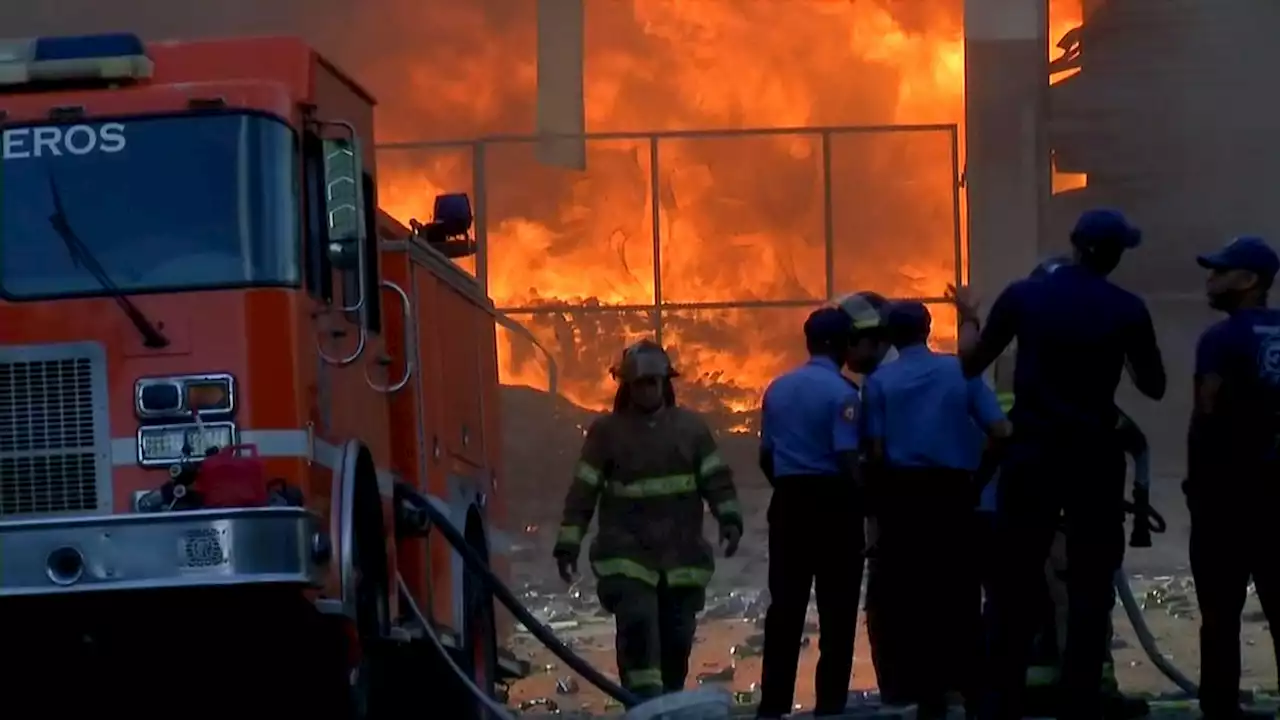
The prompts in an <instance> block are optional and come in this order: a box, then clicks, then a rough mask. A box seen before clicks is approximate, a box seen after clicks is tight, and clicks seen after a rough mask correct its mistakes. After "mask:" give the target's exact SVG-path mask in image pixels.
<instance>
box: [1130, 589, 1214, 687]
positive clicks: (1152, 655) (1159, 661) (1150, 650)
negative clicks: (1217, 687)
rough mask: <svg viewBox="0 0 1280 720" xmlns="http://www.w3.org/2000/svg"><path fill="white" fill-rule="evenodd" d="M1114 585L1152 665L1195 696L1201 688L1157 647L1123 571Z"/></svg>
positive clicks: (1139, 642)
mask: <svg viewBox="0 0 1280 720" xmlns="http://www.w3.org/2000/svg"><path fill="white" fill-rule="evenodd" d="M1114 584H1115V588H1116V597H1117V598H1119V599H1120V604H1121V605H1123V606H1124V614H1125V615H1127V616H1128V618H1129V624H1130V625H1132V626H1133V632H1134V634H1135V635H1137V636H1138V644H1139V645H1141V646H1142V651H1143V652H1144V653H1146V655H1147V658H1148V659H1150V660H1151V664H1152V665H1155V667H1156V669H1157V670H1159V671H1160V673H1161V674H1162V675H1164V676H1165V677H1167V678H1169V680H1170V681H1171V682H1172V683H1173V684H1174V685H1177V686H1178V687H1179V688H1181V689H1182V690H1183V691H1185V692H1186V693H1188V694H1190V695H1193V696H1194V695H1195V694H1196V693H1197V692H1198V691H1199V690H1200V688H1199V687H1198V686H1197V685H1196V684H1195V683H1194V682H1192V681H1191V679H1190V678H1188V677H1187V676H1186V674H1185V673H1183V672H1182V671H1181V670H1179V669H1178V667H1177V666H1176V665H1174V664H1173V663H1172V662H1170V661H1169V659H1168V658H1167V657H1165V656H1164V654H1163V653H1161V652H1160V647H1159V646H1158V645H1156V638H1155V636H1154V635H1152V634H1151V628H1149V627H1148V626H1147V620H1146V618H1145V617H1143V615H1142V606H1140V605H1138V601H1137V599H1135V598H1134V597H1133V588H1131V587H1129V578H1128V577H1127V576H1126V575H1125V574H1124V571H1123V570H1118V571H1116V574H1115V578H1114Z"/></svg>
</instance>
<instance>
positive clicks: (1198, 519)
mask: <svg viewBox="0 0 1280 720" xmlns="http://www.w3.org/2000/svg"><path fill="white" fill-rule="evenodd" d="M1243 474H1244V473H1241V475H1243ZM1223 480H1226V481H1227V482H1231V479H1227V478H1223ZM1265 482H1271V483H1275V482H1277V479H1276V477H1275V476H1274V475H1273V476H1272V477H1270V478H1267V480H1266V481H1265ZM1187 490H1188V492H1187V507H1188V509H1189V510H1190V512H1191V543H1190V545H1191V547H1190V555H1191V573H1192V575H1193V577H1194V578H1195V584H1196V597H1197V599H1198V601H1199V604H1200V709H1201V710H1202V711H1203V712H1204V714H1205V717H1206V718H1228V717H1233V716H1234V715H1235V714H1236V713H1237V712H1238V710H1239V708H1240V614H1241V612H1242V611H1243V610H1244V604H1245V599H1246V597H1247V593H1248V586H1249V579H1250V578H1252V579H1253V583H1254V587H1255V588H1256V589H1257V591H1258V600H1259V602H1261V603H1262V610H1263V612H1264V613H1266V616H1267V620H1268V621H1270V627H1271V643H1272V646H1273V649H1276V650H1277V656H1276V662H1277V665H1278V666H1280V627H1277V624H1278V623H1280V555H1277V550H1278V549H1280V529H1277V528H1276V519H1275V515H1274V513H1275V510H1276V508H1277V502H1280V492H1277V491H1275V490H1269V491H1265V492H1243V493H1228V492H1224V489H1223V487H1222V486H1218V487H1217V488H1213V487H1207V488H1204V489H1203V490H1202V491H1200V492H1197V490H1196V487H1195V485H1193V484H1191V483H1188V485H1187Z"/></svg>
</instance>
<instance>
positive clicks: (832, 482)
mask: <svg viewBox="0 0 1280 720" xmlns="http://www.w3.org/2000/svg"><path fill="white" fill-rule="evenodd" d="M774 487H775V489H774V492H773V499H772V500H771V501H770V503H769V595H770V598H771V601H770V604H769V610H768V612H767V613H766V615H765V622H764V667H763V669H762V671H761V678H760V691H761V699H760V708H759V711H758V712H759V716H760V717H768V718H776V717H782V716H783V715H786V714H789V713H790V712H791V709H792V703H793V701H794V698H795V683H796V668H797V665H798V663H799V660H800V643H801V640H802V638H803V636H804V622H805V615H806V613H807V612H808V608H809V590H810V588H813V589H814V592H815V594H816V595H817V604H818V624H819V632H820V636H819V638H818V651H819V652H820V653H821V655H820V656H819V658H818V668H817V676H816V678H815V682H814V684H815V687H816V691H817V706H816V708H815V712H816V714H819V715H839V714H841V713H842V712H843V711H844V708H845V704H846V703H847V702H848V698H849V678H850V676H851V675H852V673H853V643H854V634H855V632H856V630H857V627H858V599H859V596H860V595H861V592H862V566H863V557H862V549H863V544H864V540H865V539H864V535H863V526H862V513H861V511H860V508H859V499H858V497H857V493H856V492H855V491H854V489H853V488H852V487H851V486H849V484H848V480H845V479H842V478H838V477H834V476H833V477H827V476H792V477H782V478H777V480H776V482H775V485H774Z"/></svg>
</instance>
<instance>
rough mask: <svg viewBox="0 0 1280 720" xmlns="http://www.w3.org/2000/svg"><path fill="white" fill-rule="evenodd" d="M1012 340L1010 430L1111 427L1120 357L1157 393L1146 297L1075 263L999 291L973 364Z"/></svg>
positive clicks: (1101, 430) (1156, 358)
mask: <svg viewBox="0 0 1280 720" xmlns="http://www.w3.org/2000/svg"><path fill="white" fill-rule="evenodd" d="M1015 339H1016V340H1017V342H1018V346H1017V358H1016V361H1015V367H1014V378H1013V391H1014V394H1015V395H1017V397H1018V402H1017V404H1016V405H1014V407H1013V410H1012V411H1011V412H1010V414H1009V419H1010V420H1011V421H1013V427H1014V431H1015V433H1017V434H1018V435H1019V436H1023V437H1027V436H1030V437H1041V438H1046V439H1053V438H1055V437H1062V435H1061V433H1062V432H1063V431H1064V430H1066V431H1068V432H1069V433H1071V434H1072V435H1076V436H1077V437H1078V435H1079V434H1086V435H1096V436H1103V435H1105V434H1108V433H1111V432H1113V431H1114V430H1115V427H1116V423H1117V421H1118V416H1117V414H1116V405H1115V392H1116V387H1117V386H1118V385H1119V384H1120V375H1121V373H1122V372H1123V370H1124V367H1125V364H1126V363H1128V364H1129V365H1130V366H1131V372H1132V375H1133V377H1134V382H1135V384H1136V385H1137V386H1138V389H1139V390H1140V391H1142V392H1143V393H1144V394H1147V395H1151V396H1154V397H1160V396H1163V394H1164V385H1165V374H1164V363H1163V361H1162V360H1161V358H1160V348H1159V346H1158V345H1157V344H1156V336H1155V328H1154V327H1153V326H1152V323H1151V314H1150V313H1149V312H1148V311H1147V306H1146V304H1145V303H1144V302H1143V301H1142V299H1141V298H1139V297H1138V296H1137V295H1134V294H1133V293H1131V292H1129V291H1127V290H1124V289H1123V288H1120V287H1118V286H1116V285H1113V284H1112V283H1111V282H1110V281H1108V280H1107V279H1106V278H1105V277H1102V276H1100V275H1098V274H1096V273H1093V272H1091V271H1089V270H1087V269H1085V268H1082V267H1079V266H1077V265H1067V266H1064V267H1061V268H1059V269H1057V270H1056V271H1055V272H1053V273H1052V274H1050V275H1048V276H1046V277H1043V278H1036V279H1026V280H1020V281H1018V282H1015V283H1013V284H1012V285H1010V286H1009V287H1008V288H1006V289H1005V291H1004V292H1003V293H1001V294H1000V297H998V298H997V299H996V301H995V303H994V304H993V305H992V307H991V313H990V315H989V316H988V318H987V326H986V327H985V328H984V329H983V332H982V338H981V340H980V341H979V347H978V349H977V350H976V351H975V352H974V359H975V360H977V361H978V362H977V363H976V364H978V365H982V367H978V368H971V367H969V366H968V364H967V363H966V371H970V372H971V373H972V371H973V370H974V369H976V370H978V371H981V370H982V369H984V368H985V364H987V363H986V362H985V361H986V359H987V358H986V357H985V356H988V355H989V356H990V359H992V360H994V358H995V357H996V356H997V355H999V353H1000V352H1001V351H1003V350H1004V348H1005V347H1007V346H1008V345H1009V343H1010V342H1012V341H1013V340H1015Z"/></svg>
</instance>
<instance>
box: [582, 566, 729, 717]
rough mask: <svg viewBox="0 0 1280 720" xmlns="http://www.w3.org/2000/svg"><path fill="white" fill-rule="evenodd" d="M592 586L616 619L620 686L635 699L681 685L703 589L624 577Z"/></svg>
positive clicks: (687, 667)
mask: <svg viewBox="0 0 1280 720" xmlns="http://www.w3.org/2000/svg"><path fill="white" fill-rule="evenodd" d="M596 591H597V593H598V594H599V596H600V605H601V606H602V607H603V608H604V609H605V610H606V611H608V612H611V613H613V615H614V621H615V622H616V624H617V636H616V638H615V644H616V649H617V658H618V676H619V677H620V678H621V679H622V686H623V687H625V688H626V689H628V690H630V691H631V692H633V693H635V694H636V696H638V697H640V698H651V697H656V696H658V695H661V694H663V693H664V692H677V691H680V690H683V689H684V683H685V678H686V677H687V676H688V675H689V655H690V653H692V652H693V640H694V635H695V634H696V633H697V630H698V611H699V610H701V609H702V607H703V605H704V604H705V603H706V591H705V590H703V589H702V588H687V587H679V588H673V587H669V586H668V585H667V584H666V583H665V581H664V582H662V583H660V584H659V585H658V586H657V587H654V586H652V585H649V584H648V583H645V582H641V581H639V580H633V579H631V578H624V577H606V578H601V579H600V582H599V584H598V586H597V590H596Z"/></svg>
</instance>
